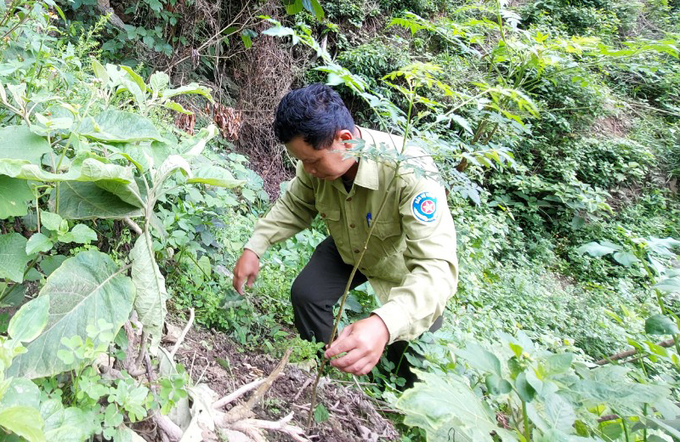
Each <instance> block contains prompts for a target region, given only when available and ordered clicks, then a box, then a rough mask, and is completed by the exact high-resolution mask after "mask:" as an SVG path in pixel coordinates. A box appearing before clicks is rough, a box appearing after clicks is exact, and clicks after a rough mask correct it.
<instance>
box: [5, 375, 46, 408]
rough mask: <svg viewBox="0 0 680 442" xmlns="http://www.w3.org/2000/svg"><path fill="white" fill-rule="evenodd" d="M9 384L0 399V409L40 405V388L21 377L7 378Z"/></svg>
mask: <svg viewBox="0 0 680 442" xmlns="http://www.w3.org/2000/svg"><path fill="white" fill-rule="evenodd" d="M8 381H9V386H8V387H7V390H5V392H4V394H3V395H2V399H0V410H4V409H6V408H12V407H29V408H39V407H40V389H38V386H37V385H35V384H34V383H33V382H31V381H29V380H28V379H23V378H10V379H8Z"/></svg>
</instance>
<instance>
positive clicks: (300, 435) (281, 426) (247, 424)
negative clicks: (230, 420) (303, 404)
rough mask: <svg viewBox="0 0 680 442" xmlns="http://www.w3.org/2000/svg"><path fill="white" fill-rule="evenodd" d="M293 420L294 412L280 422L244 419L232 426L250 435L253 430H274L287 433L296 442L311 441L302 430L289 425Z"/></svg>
mask: <svg viewBox="0 0 680 442" xmlns="http://www.w3.org/2000/svg"><path fill="white" fill-rule="evenodd" d="M292 419H293V412H290V413H289V414H288V415H287V416H286V417H284V418H282V419H280V420H278V421H265V420H261V419H244V420H241V421H239V422H236V423H235V424H234V425H232V427H231V428H232V429H234V430H236V431H241V432H243V433H248V434H250V433H251V431H250V430H252V429H253V428H256V429H258V430H273V431H280V432H282V433H286V434H287V435H288V436H290V437H291V439H293V440H294V441H297V442H306V441H308V440H309V439H307V438H306V437H304V435H305V432H304V430H303V429H302V428H300V427H298V426H295V425H288V422H290V421H291V420H292Z"/></svg>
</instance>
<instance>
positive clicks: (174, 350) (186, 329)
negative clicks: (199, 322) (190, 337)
mask: <svg viewBox="0 0 680 442" xmlns="http://www.w3.org/2000/svg"><path fill="white" fill-rule="evenodd" d="M193 323H194V308H193V307H191V308H190V309H189V321H188V322H187V325H185V326H184V330H182V334H181V335H179V338H178V339H177V342H175V346H174V347H172V351H171V352H170V360H172V359H173V358H174V357H175V353H177V350H179V347H180V345H182V341H184V338H185V337H186V336H187V333H188V332H189V329H190V328H191V325H192V324H193Z"/></svg>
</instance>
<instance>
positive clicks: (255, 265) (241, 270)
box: [234, 249, 260, 296]
mask: <svg viewBox="0 0 680 442" xmlns="http://www.w3.org/2000/svg"><path fill="white" fill-rule="evenodd" d="M259 272H260V258H258V257H257V255H256V254H255V252H253V251H252V250H249V249H245V250H244V251H243V254H242V255H241V257H240V258H239V259H238V261H236V265H235V266H234V288H235V289H236V291H237V292H238V293H239V295H241V296H243V283H244V282H246V280H247V281H248V287H252V286H253V283H254V282H255V278H257V274H258V273H259Z"/></svg>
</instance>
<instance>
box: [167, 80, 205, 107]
mask: <svg viewBox="0 0 680 442" xmlns="http://www.w3.org/2000/svg"><path fill="white" fill-rule="evenodd" d="M186 94H197V95H202V96H204V97H205V98H207V99H208V100H209V101H210V102H211V103H212V101H213V98H212V95H210V89H208V88H207V87H205V86H200V85H198V84H196V83H189V84H187V85H186V86H180V87H178V88H175V89H166V90H164V91H163V93H162V97H163V98H164V99H166V100H167V99H169V98H172V97H176V96H177V95H186Z"/></svg>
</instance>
